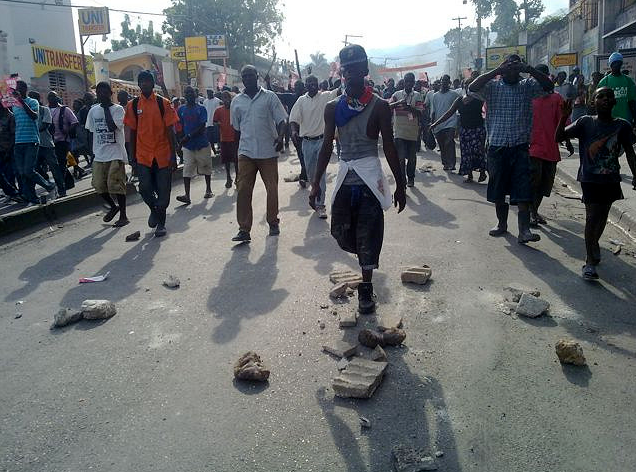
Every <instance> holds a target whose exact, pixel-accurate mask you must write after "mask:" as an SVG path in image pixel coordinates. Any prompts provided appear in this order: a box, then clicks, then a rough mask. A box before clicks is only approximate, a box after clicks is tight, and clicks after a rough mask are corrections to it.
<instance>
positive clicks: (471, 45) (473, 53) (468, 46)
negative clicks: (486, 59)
mask: <svg viewBox="0 0 636 472" xmlns="http://www.w3.org/2000/svg"><path fill="white" fill-rule="evenodd" d="M482 38H483V36H482ZM459 39H460V38H459V28H453V29H451V30H448V31H447V32H446V34H445V35H444V44H446V46H448V49H449V50H450V53H449V55H448V57H450V58H451V59H452V60H453V61H455V60H456V59H457V51H458V45H459ZM459 50H460V51H461V56H460V65H461V66H462V68H463V67H472V66H473V61H474V59H475V57H477V28H475V27H473V26H467V27H466V28H462V34H461V48H459Z"/></svg>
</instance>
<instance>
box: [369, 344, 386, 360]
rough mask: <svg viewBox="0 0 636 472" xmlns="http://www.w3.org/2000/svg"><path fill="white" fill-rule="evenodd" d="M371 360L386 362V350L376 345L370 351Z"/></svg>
mask: <svg viewBox="0 0 636 472" xmlns="http://www.w3.org/2000/svg"><path fill="white" fill-rule="evenodd" d="M371 360H372V361H375V362H386V352H384V349H382V348H381V347H380V346H376V347H375V349H374V350H373V352H372V353H371Z"/></svg>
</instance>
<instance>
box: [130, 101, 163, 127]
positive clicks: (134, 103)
mask: <svg viewBox="0 0 636 472" xmlns="http://www.w3.org/2000/svg"><path fill="white" fill-rule="evenodd" d="M157 106H158V107H159V113H161V119H163V114H164V111H165V110H164V108H163V97H162V96H161V95H159V94H157ZM132 109H133V113H134V115H135V121H139V115H138V114H137V113H138V109H139V97H135V98H133V101H132Z"/></svg>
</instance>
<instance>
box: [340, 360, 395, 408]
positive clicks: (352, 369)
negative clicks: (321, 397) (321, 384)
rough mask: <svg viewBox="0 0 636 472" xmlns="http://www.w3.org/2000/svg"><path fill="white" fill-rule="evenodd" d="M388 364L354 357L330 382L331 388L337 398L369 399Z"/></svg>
mask: <svg viewBox="0 0 636 472" xmlns="http://www.w3.org/2000/svg"><path fill="white" fill-rule="evenodd" d="M387 366H388V364H387V363H386V362H373V361H370V360H367V359H362V358H361V357H354V358H353V359H352V360H351V362H349V365H347V367H346V368H345V369H344V370H343V371H342V372H341V373H340V374H339V375H338V376H337V377H335V378H334V379H333V380H332V383H331V386H332V388H333V390H334V393H335V394H336V396H338V397H343V398H371V396H372V395H373V392H375V389H376V388H377V387H378V385H380V382H381V381H382V377H383V376H384V372H385V370H386V368H387Z"/></svg>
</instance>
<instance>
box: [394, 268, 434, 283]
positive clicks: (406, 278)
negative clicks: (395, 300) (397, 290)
mask: <svg viewBox="0 0 636 472" xmlns="http://www.w3.org/2000/svg"><path fill="white" fill-rule="evenodd" d="M432 273H433V271H432V270H431V268H430V267H429V266H427V265H423V266H415V267H409V268H408V269H406V270H404V271H403V272H402V275H401V278H402V282H403V283H412V284H418V285H425V284H426V282H428V279H430V278H431V275H432Z"/></svg>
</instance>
